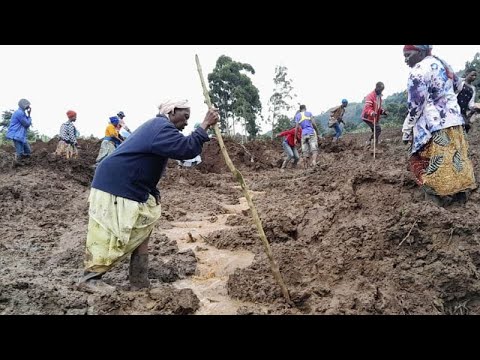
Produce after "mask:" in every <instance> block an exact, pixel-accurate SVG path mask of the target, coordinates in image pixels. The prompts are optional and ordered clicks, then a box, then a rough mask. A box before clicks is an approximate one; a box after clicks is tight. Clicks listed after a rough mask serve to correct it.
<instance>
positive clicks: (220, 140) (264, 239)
mask: <svg viewBox="0 0 480 360" xmlns="http://www.w3.org/2000/svg"><path fill="white" fill-rule="evenodd" d="M195 61H196V62H197V70H198V75H199V76H200V81H201V82H202V88H203V95H204V96H205V102H206V103H207V105H208V108H211V107H212V101H211V100H210V95H209V94H208V89H207V86H206V85H205V80H204V78H203V72H202V67H201V65H200V60H199V59H198V55H195ZM213 129H214V130H215V135H216V136H217V140H218V144H219V145H220V150H221V151H222V154H223V158H224V159H225V163H226V164H227V166H228V168H229V169H230V171H231V172H232V174H233V176H234V177H235V179H237V181H238V182H239V183H240V186H241V187H242V191H243V195H245V198H246V199H247V203H248V206H249V208H250V211H251V212H252V217H253V221H254V222H255V225H256V226H257V230H258V234H259V235H260V239H261V240H262V243H263V247H264V249H265V252H266V253H267V257H268V260H269V262H270V268H271V269H272V272H273V276H274V277H275V280H276V281H277V283H278V285H279V286H280V288H281V290H282V294H283V297H284V298H285V300H286V301H287V303H288V304H289V305H293V303H292V301H291V300H290V295H289V294H288V290H287V287H286V286H285V282H284V281H283V278H282V275H281V274H280V270H279V269H278V265H277V263H276V262H275V259H274V258H273V253H272V248H271V247H270V244H269V242H268V240H267V237H266V235H265V231H263V226H262V222H261V220H260V217H259V216H258V213H257V209H256V207H255V205H254V204H253V201H252V197H251V196H250V192H249V189H248V186H247V184H246V183H245V180H244V179H243V176H242V174H241V173H240V171H238V170H237V168H236V167H235V165H233V162H232V160H231V159H230V156H229V155H228V152H227V149H226V148H225V143H224V142H223V137H222V134H221V133H220V128H219V127H218V123H217V124H215V126H214V127H213Z"/></svg>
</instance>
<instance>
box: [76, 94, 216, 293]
mask: <svg viewBox="0 0 480 360" xmlns="http://www.w3.org/2000/svg"><path fill="white" fill-rule="evenodd" d="M189 118H190V105H188V102H187V101H186V100H183V101H168V102H165V103H163V104H161V105H160V106H159V113H158V115H157V116H156V117H155V118H153V119H151V120H149V121H147V122H146V123H144V124H143V125H142V126H140V127H139V128H138V129H137V130H136V131H135V132H134V133H133V134H132V135H130V136H129V137H128V138H127V140H125V142H124V143H123V144H122V146H120V147H119V148H118V149H117V150H116V151H115V152H114V153H113V154H111V155H110V156H108V157H107V158H105V159H104V160H103V161H102V162H101V163H100V164H99V165H98V167H97V170H96V171H95V176H94V178H93V182H92V189H91V191H90V196H89V203H90V207H89V224H88V233H87V241H86V251H85V255H86V260H85V272H84V276H83V278H82V279H81V281H80V287H81V288H85V289H86V290H93V291H95V290H98V289H101V288H103V289H112V286H110V285H107V284H105V283H103V282H102V280H101V277H102V275H103V274H105V273H106V272H107V271H108V270H110V269H111V268H112V267H113V266H115V265H116V264H117V263H119V262H120V261H121V260H122V259H124V258H125V257H127V256H128V255H129V254H132V255H131V258H130V268H129V280H130V284H131V285H132V287H134V288H146V287H148V286H149V285H150V282H149V280H148V240H149V238H150V234H151V233H152V230H153V227H154V225H155V223H156V222H157V220H158V219H159V218H160V214H161V212H160V210H161V208H160V192H159V190H158V189H157V183H158V181H159V180H160V177H161V176H162V175H163V173H164V172H165V168H166V166H167V162H168V159H169V158H174V159H179V160H187V159H191V158H193V157H195V156H197V155H199V154H200V153H201V152H202V146H203V144H204V143H205V142H207V141H209V140H210V139H209V137H208V134H207V130H208V129H209V128H210V127H211V126H213V125H215V124H216V123H217V121H218V119H219V115H218V110H217V109H209V110H208V112H207V114H206V116H205V119H204V120H203V122H202V123H201V124H200V126H199V127H198V128H197V129H196V130H195V131H194V132H193V133H192V134H191V135H190V136H184V135H182V134H181V133H180V131H181V130H183V129H184V128H185V126H187V123H188V119H189Z"/></svg>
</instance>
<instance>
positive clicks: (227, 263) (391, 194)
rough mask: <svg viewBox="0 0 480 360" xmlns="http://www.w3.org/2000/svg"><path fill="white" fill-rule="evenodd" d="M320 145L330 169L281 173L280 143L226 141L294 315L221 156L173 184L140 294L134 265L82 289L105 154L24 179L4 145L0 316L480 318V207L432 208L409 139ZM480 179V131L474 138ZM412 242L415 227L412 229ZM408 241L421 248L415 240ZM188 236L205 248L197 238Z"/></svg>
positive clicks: (474, 202) (478, 199)
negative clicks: (133, 280) (95, 188)
mask: <svg viewBox="0 0 480 360" xmlns="http://www.w3.org/2000/svg"><path fill="white" fill-rule="evenodd" d="M366 138H367V134H359V135H347V136H345V138H344V139H342V141H340V142H339V143H332V141H331V139H330V138H327V139H323V140H322V142H321V144H320V156H319V158H320V166H317V167H316V168H313V169H312V168H311V169H306V170H304V169H303V168H302V167H301V166H299V168H297V169H287V171H285V172H280V169H279V167H280V165H281V163H282V159H283V153H282V147H281V143H280V141H279V140H275V141H259V142H250V143H247V144H245V145H241V144H237V143H235V142H233V141H231V140H226V146H227V149H228V151H229V154H230V157H231V158H232V160H233V162H234V163H235V165H236V166H238V168H239V170H240V171H241V172H242V174H243V176H244V178H245V179H246V181H247V183H248V185H249V187H250V190H252V194H253V196H254V202H255V204H256V206H257V210H258V213H259V215H260V217H261V219H262V223H263V227H264V230H265V233H266V235H267V238H268V239H269V241H270V243H271V247H272V250H273V253H274V257H275V259H276V261H277V262H278V264H279V267H280V271H281V273H282V275H283V277H284V280H285V283H286V285H287V287H288V289H289V291H290V294H291V297H292V300H293V301H294V303H295V306H294V307H290V306H288V305H287V304H286V303H285V301H284V299H283V298H282V295H281V291H280V288H279V287H278V286H277V284H276V283H275V281H274V278H273V276H272V273H271V270H270V268H269V264H268V261H267V257H266V255H265V253H264V249H263V247H262V244H261V242H260V240H259V238H258V235H257V231H256V228H255V226H254V225H253V222H252V220H251V216H250V212H249V210H248V207H247V206H246V205H245V202H244V199H241V198H242V196H243V195H242V192H241V190H240V188H239V187H238V184H236V183H235V181H234V180H233V177H232V176H231V174H230V173H229V171H228V169H227V167H226V166H225V164H224V161H223V158H222V157H221V154H220V151H219V147H218V144H216V143H215V141H211V142H209V143H207V144H206V145H205V146H204V151H203V154H202V160H203V162H202V163H201V164H200V165H199V166H198V167H197V168H194V169H177V168H176V167H175V166H174V163H173V162H172V164H171V166H170V167H169V169H168V171H167V176H166V178H164V179H162V180H161V181H160V183H159V188H160V191H161V193H162V218H161V220H160V221H159V223H158V224H157V226H156V229H155V230H154V232H153V235H152V239H151V242H150V270H149V277H150V279H151V282H152V287H151V289H149V290H144V291H131V290H130V289H129V286H128V260H125V261H124V262H123V263H122V264H120V265H119V266H117V267H116V268H114V269H113V270H112V271H111V272H110V273H108V274H107V275H106V276H105V282H106V283H108V284H110V285H114V286H115V287H116V289H115V290H113V291H109V292H108V291H106V292H105V293H100V294H99V293H94V294H90V293H87V292H85V291H81V290H79V289H77V282H78V279H79V278H80V277H81V275H82V272H83V269H82V265H83V252H84V246H85V245H84V242H85V237H86V231H87V222H88V207H87V198H88V193H89V185H90V182H91V180H92V178H93V171H94V170H93V168H92V165H93V164H94V162H95V158H96V156H97V153H98V149H99V146H100V142H99V141H97V142H95V141H82V142H81V143H80V158H79V159H75V160H70V161H67V160H62V159H58V158H56V157H55V156H54V155H52V153H53V151H54V150H55V147H56V141H55V140H52V141H50V142H49V143H41V142H37V143H35V144H33V146H32V149H33V156H32V159H31V160H30V163H29V164H27V165H25V166H22V167H16V168H14V167H13V166H12V159H13V147H10V146H3V147H1V148H0V203H1V206H0V231H1V234H2V236H1V238H0V313H1V314H194V313H197V314H206V313H218V314H225V313H237V314H267V313H269V314H480V280H479V279H480V276H479V275H480V273H479V271H480V195H479V193H478V191H475V192H473V193H472V194H471V197H470V200H469V202H468V203H467V204H466V205H465V206H458V205H452V206H449V207H447V208H441V207H438V206H436V205H434V204H432V203H429V202H425V201H424V198H423V195H422V193H421V191H420V189H419V188H418V187H417V185H416V184H415V182H414V180H413V178H412V176H411V174H410V173H409V172H408V171H407V169H406V155H407V153H406V148H405V147H404V145H403V144H402V142H401V139H400V131H398V130H385V131H384V132H382V138H383V142H382V144H381V145H380V150H381V153H380V154H377V159H376V160H375V162H374V161H373V159H372V156H371V153H370V152H369V151H367V150H365V149H364V147H363V144H364V142H365V140H366ZM469 141H470V154H471V159H472V161H473V163H474V167H475V171H476V175H477V179H480V177H479V169H480V167H479V159H480V157H479V151H478V149H479V146H480V130H479V129H478V126H474V129H473V130H472V131H471V133H470V135H469ZM410 230H411V231H410ZM409 232H410V235H409V236H408V237H407V234H408V233H409ZM188 233H190V235H191V236H189V235H188Z"/></svg>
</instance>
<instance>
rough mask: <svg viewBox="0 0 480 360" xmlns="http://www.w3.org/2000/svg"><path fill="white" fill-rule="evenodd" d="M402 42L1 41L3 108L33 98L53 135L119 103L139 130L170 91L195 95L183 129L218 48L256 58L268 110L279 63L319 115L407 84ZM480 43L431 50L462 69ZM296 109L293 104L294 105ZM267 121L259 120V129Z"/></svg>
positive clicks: (90, 128) (202, 109) (198, 107)
mask: <svg viewBox="0 0 480 360" xmlns="http://www.w3.org/2000/svg"><path fill="white" fill-rule="evenodd" d="M402 48H403V46H402V45H308V46H307V45H305V46H304V45H302V46H299V45H297V46H290V45H288V46H287V45H284V46H280V45H241V46H240V45H208V46H207V45H175V46H173V45H168V46H167V45H149V46H145V45H128V46H127V45H120V46H113V45H91V46H90V45H68V46H67V45H54V46H50V45H48V46H47V45H33V46H32V45H30V46H26V45H17V46H6V45H3V46H0V50H1V54H2V58H1V59H2V60H1V61H2V66H0V111H2V112H3V111H4V110H9V109H17V108H18V105H17V104H18V100H20V99H21V98H26V99H28V100H29V101H30V102H31V103H32V120H33V129H35V130H38V131H39V132H40V133H43V134H46V135H49V136H54V135H56V134H57V132H58V130H59V128H60V125H61V124H62V122H64V121H66V119H67V117H66V114H65V113H66V112H67V110H70V109H71V110H75V111H76V112H77V114H78V116H77V122H76V126H77V128H78V130H79V131H80V133H81V135H85V136H88V135H91V134H93V135H95V136H97V137H102V136H103V134H104V130H105V126H106V125H107V123H108V118H109V117H110V116H113V115H115V114H116V113H117V112H118V111H120V110H122V111H123V112H124V113H125V115H126V118H125V121H126V123H127V125H129V127H130V128H132V129H135V128H137V127H138V126H139V125H141V124H142V123H143V122H145V121H146V120H149V119H151V118H152V117H154V116H155V114H156V113H157V106H158V105H159V103H160V102H161V101H162V100H164V99H168V98H177V97H178V98H183V99H188V100H189V101H190V104H191V117H190V121H189V124H188V127H187V128H186V130H185V131H184V134H186V135H188V134H189V133H190V131H191V130H192V129H193V125H194V124H195V122H197V121H198V122H201V120H203V117H204V115H205V113H206V111H207V107H206V105H205V104H204V102H203V101H204V99H203V94H202V88H201V84H200V79H199V77H198V73H197V70H196V65H195V54H198V56H199V58H200V62H201V64H202V67H203V73H204V76H205V77H206V76H207V75H208V74H209V73H210V72H211V71H212V70H213V68H214V67H215V62H216V60H217V59H218V57H219V56H221V55H227V56H230V57H231V58H232V59H233V60H236V61H239V62H245V63H249V64H250V65H252V66H253V68H254V69H255V71H256V73H255V75H252V76H251V78H252V81H253V83H254V85H255V86H256V87H257V88H258V89H259V91H260V98H261V101H262V105H263V108H264V111H263V113H264V116H265V118H267V108H268V106H267V102H268V99H269V97H270V96H271V95H272V90H273V80H272V79H273V77H274V73H275V66H276V65H284V66H287V68H288V74H289V76H290V77H291V78H292V80H293V86H294V89H295V92H296V93H297V95H298V101H299V102H300V103H302V104H305V105H307V108H308V109H309V110H310V111H312V113H313V114H315V115H316V114H319V113H321V112H322V111H326V110H327V109H329V108H331V107H333V106H335V105H337V104H339V103H340V101H341V99H342V98H347V99H348V100H349V101H350V102H360V101H362V100H363V98H364V96H365V95H366V94H367V93H368V92H370V91H372V90H373V88H374V86H375V83H376V82H377V81H383V82H384V83H385V91H384V95H385V96H388V95H390V94H392V93H395V92H399V91H403V90H405V88H406V81H407V75H408V70H409V68H408V66H407V65H406V64H405V63H404V60H403V55H402ZM479 51H480V46H479V45H436V46H434V49H433V53H434V54H435V55H437V56H439V57H441V58H443V59H445V61H447V62H448V63H450V65H452V67H453V68H454V70H455V71H458V70H460V69H461V68H463V67H464V65H465V62H466V61H471V60H472V59H473V57H474V55H475V53H476V52H479ZM292 116H293V113H292ZM267 130H269V126H266V125H262V131H263V132H265V131H267Z"/></svg>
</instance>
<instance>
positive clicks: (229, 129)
mask: <svg viewBox="0 0 480 360" xmlns="http://www.w3.org/2000/svg"><path fill="white" fill-rule="evenodd" d="M242 71H244V72H247V73H251V74H255V70H254V69H253V67H252V66H251V65H250V64H244V63H240V62H237V61H234V60H232V59H231V58H230V57H228V56H225V55H222V56H220V57H219V58H218V60H217V63H216V65H215V68H214V69H213V72H212V73H210V74H208V83H209V85H210V97H211V99H212V102H213V104H215V106H216V107H218V109H219V112H220V128H221V130H222V132H224V133H227V134H235V123H236V122H237V123H238V122H240V124H242V125H243V126H244V127H245V129H246V131H247V132H248V134H249V135H250V137H255V136H256V135H257V133H258V132H259V130H260V127H259V126H258V125H257V122H256V118H257V115H260V113H261V110H262V104H261V102H260V96H259V93H258V89H257V88H256V87H255V85H253V83H252V80H251V79H250V78H249V77H248V75H247V74H245V73H243V72H242Z"/></svg>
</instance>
